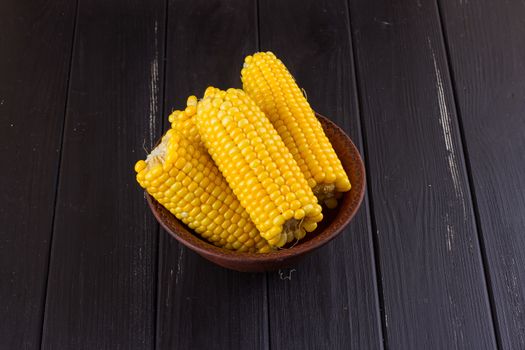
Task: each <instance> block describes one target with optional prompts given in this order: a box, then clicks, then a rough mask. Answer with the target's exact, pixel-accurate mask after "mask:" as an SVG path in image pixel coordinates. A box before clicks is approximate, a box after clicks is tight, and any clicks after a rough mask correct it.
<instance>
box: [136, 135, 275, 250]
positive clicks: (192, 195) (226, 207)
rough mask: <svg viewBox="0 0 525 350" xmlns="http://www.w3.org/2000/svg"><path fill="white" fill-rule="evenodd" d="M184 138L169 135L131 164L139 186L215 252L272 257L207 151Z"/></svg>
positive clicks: (267, 245)
mask: <svg viewBox="0 0 525 350" xmlns="http://www.w3.org/2000/svg"><path fill="white" fill-rule="evenodd" d="M179 127H180V125H179ZM186 134H188V130H182V131H181V130H179V129H177V130H175V129H170V130H169V131H168V132H167V133H166V134H165V135H164V136H163V137H162V141H161V143H160V144H159V145H158V146H157V147H155V149H154V150H153V151H151V153H150V154H149V155H148V156H147V158H146V160H139V161H138V162H137V163H136V164H135V171H136V173H137V181H138V183H139V184H140V186H142V187H143V188H144V189H145V190H146V191H147V192H148V193H149V194H151V195H152V196H153V197H154V198H155V199H156V200H157V201H158V202H159V203H160V204H162V205H163V206H164V207H165V208H166V209H168V210H169V211H170V212H171V213H172V214H174V215H175V216H176V217H177V218H178V219H179V220H181V221H182V222H183V223H185V224H186V225H187V226H188V227H189V228H191V229H192V230H194V231H195V232H196V233H197V234H199V235H200V236H202V237H203V238H205V239H207V240H208V241H210V242H212V243H213V244H215V245H217V246H219V247H224V248H228V249H234V250H238V251H249V252H261V253H264V252H269V251H271V250H272V248H271V246H270V245H269V244H268V242H266V240H265V239H263V238H262V237H261V235H260V233H259V231H258V230H257V228H256V227H255V226H254V224H253V223H252V222H251V220H250V217H249V215H248V213H247V212H246V210H245V209H244V208H243V207H242V206H241V205H240V203H239V201H238V200H237V198H236V197H235V195H234V194H233V192H232V191H231V189H230V188H229V187H228V184H227V182H226V180H225V179H224V178H223V177H222V175H221V174H220V172H219V170H218V169H217V167H216V166H215V164H214V163H213V161H212V159H211V158H210V156H209V155H208V154H207V152H206V150H205V149H204V148H203V147H202V146H199V145H198V144H194V142H192V140H191V139H190V138H188V137H186V136H185V135H186Z"/></svg>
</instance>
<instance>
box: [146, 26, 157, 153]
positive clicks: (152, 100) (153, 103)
mask: <svg viewBox="0 0 525 350" xmlns="http://www.w3.org/2000/svg"><path fill="white" fill-rule="evenodd" d="M157 33H158V23H157V21H155V39H154V40H155V41H154V43H155V44H154V45H155V53H154V56H153V60H152V61H151V63H150V84H149V88H150V94H149V120H148V121H149V142H150V149H152V148H153V144H154V142H155V116H156V115H157V110H158V109H157V106H158V85H159V45H158V39H157Z"/></svg>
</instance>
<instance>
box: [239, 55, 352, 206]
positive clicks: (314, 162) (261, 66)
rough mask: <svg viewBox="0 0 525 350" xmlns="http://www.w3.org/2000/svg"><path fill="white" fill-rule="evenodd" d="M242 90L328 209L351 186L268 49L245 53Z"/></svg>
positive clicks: (308, 109) (292, 81) (300, 93)
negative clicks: (272, 128)
mask: <svg viewBox="0 0 525 350" xmlns="http://www.w3.org/2000/svg"><path fill="white" fill-rule="evenodd" d="M241 78H242V82H243V89H244V91H246V93H247V94H248V95H249V96H250V97H251V98H252V99H253V100H254V101H255V103H256V104H257V106H259V107H260V109H261V110H262V111H263V112H264V113H265V114H266V116H267V117H268V118H269V119H270V121H271V123H272V124H273V126H274V127H275V129H276V130H277V132H278V134H279V135H280V136H281V138H282V140H283V141H284V144H285V145H286V147H287V148H288V149H289V150H290V152H291V154H292V155H293V158H294V159H295V161H296V162H297V164H298V166H299V168H300V169H301V171H302V172H303V173H304V175H305V178H306V180H307V182H308V185H309V186H310V187H311V188H312V190H313V192H314V194H315V195H316V196H317V198H318V200H319V202H321V203H324V204H325V205H326V206H327V207H328V208H334V207H336V206H337V199H338V198H339V197H340V196H341V194H342V193H343V192H347V191H349V190H350V189H351V185H350V181H349V179H348V176H347V174H346V172H345V170H344V169H343V166H342V164H341V161H340V160H339V158H338V157H337V154H336V153H335V151H334V149H333V147H332V145H331V143H330V141H329V140H328V138H327V137H326V135H325V133H324V131H323V128H322V126H321V123H320V122H319V121H318V120H317V118H316V117H315V113H314V111H313V110H312V108H311V107H310V105H309V103H308V101H307V100H306V98H305V96H304V95H303V91H302V90H301V89H300V88H299V86H298V85H297V83H296V82H295V79H294V78H293V76H292V75H291V74H290V72H289V71H288V69H287V68H286V67H285V65H284V64H283V63H282V62H281V61H280V60H279V59H278V58H277V57H275V55H274V54H273V53H271V52H258V53H255V54H254V55H252V56H247V57H246V58H245V60H244V66H243V69H242V70H241Z"/></svg>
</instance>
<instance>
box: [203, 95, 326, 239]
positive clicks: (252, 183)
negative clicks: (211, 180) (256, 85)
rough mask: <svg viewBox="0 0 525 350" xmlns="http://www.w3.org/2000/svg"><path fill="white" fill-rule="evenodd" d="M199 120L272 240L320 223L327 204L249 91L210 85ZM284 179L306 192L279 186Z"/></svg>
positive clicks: (230, 178) (226, 173) (215, 156)
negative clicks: (321, 202) (321, 201)
mask: <svg viewBox="0 0 525 350" xmlns="http://www.w3.org/2000/svg"><path fill="white" fill-rule="evenodd" d="M194 121H195V124H196V125H197V128H198V130H199V134H200V136H201V139H202V141H203V142H204V145H205V146H206V148H207V149H208V152H209V153H210V155H211V156H212V158H213V160H214V161H215V163H216V164H217V166H218V167H219V169H220V171H221V172H222V174H223V175H224V177H225V178H226V181H228V184H229V185H230V187H231V188H232V189H233V192H234V193H235V195H236V196H237V198H239V201H240V204H241V205H242V206H243V207H244V208H246V211H247V212H248V214H249V215H250V218H251V219H252V221H253V222H254V224H255V225H256V227H257V228H258V229H259V231H260V232H261V235H262V236H263V237H264V238H265V239H266V240H267V241H268V242H269V243H270V245H272V246H277V247H281V246H283V245H284V244H285V243H286V242H287V240H288V238H289V237H290V235H289V233H290V232H291V235H292V237H296V238H298V237H300V236H301V235H302V236H304V234H303V233H302V231H301V229H302V227H303V226H304V225H306V226H307V227H309V228H311V227H313V225H316V221H315V220H313V219H312V218H313V217H314V216H316V215H318V214H319V213H320V212H321V207H320V206H319V205H318V204H317V199H316V197H315V196H314V194H313V192H312V189H311V188H310V187H309V186H308V182H307V181H306V179H305V177H304V175H303V173H302V172H301V170H300V169H299V166H298V165H297V163H296V162H295V160H294V158H293V156H292V154H291V153H290V152H289V151H288V149H287V148H286V146H285V145H284V143H283V141H282V139H281V138H280V137H279V135H278V134H277V131H276V130H275V128H274V127H273V126H272V124H271V123H270V121H269V120H268V118H267V117H266V116H265V115H264V113H263V112H262V111H261V110H260V108H259V107H257V105H256V104H255V103H254V102H253V101H252V100H251V99H250V97H248V95H246V93H245V92H244V91H242V90H239V89H228V90H227V91H221V90H219V89H215V88H212V87H210V88H208V89H207V90H206V93H205V97H204V98H203V99H202V100H201V101H199V103H198V106H197V115H196V116H195V118H194ZM260 174H265V175H264V176H259V175H260ZM278 179H288V180H290V183H293V184H297V185H296V186H299V187H298V189H299V190H300V191H298V192H296V194H297V193H301V197H299V198H298V197H297V196H296V194H292V193H290V192H289V190H288V187H286V189H287V190H286V191H284V189H285V187H284V186H279V183H280V182H279V181H284V180H278ZM284 202H286V203H287V204H288V205H287V206H285V205H283V203H284ZM306 208H308V209H309V210H308V211H307V210H306ZM296 217H297V218H300V219H296Z"/></svg>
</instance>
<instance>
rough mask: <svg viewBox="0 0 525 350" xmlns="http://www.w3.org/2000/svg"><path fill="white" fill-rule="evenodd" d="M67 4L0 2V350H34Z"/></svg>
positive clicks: (62, 93)
mask: <svg viewBox="0 0 525 350" xmlns="http://www.w3.org/2000/svg"><path fill="white" fill-rule="evenodd" d="M74 21H75V2H74V1H53V2H48V1H31V2H22V3H21V2H19V1H14V0H13V1H11V0H7V1H1V2H0V33H1V34H0V53H1V54H0V135H1V139H2V141H1V142H0V159H1V160H2V163H3V164H4V169H3V174H2V175H1V176H0V193H1V196H2V205H1V207H0V227H1V230H0V281H1V282H0V300H1V302H0V320H1V321H0V348H1V349H37V348H39V347H40V334H41V328H42V317H43V316H42V315H43V306H44V295H45V294H44V293H45V285H46V275H47V266H48V255H49V244H50V243H49V242H50V237H51V231H52V221H53V208H54V202H55V192H56V179H57V175H58V164H59V157H60V147H61V137H62V127H63V121H64V108H65V103H66V91H67V79H68V72H69V64H70V58H71V57H70V56H71V45H72V38H73V35H72V34H73V26H74Z"/></svg>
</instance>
